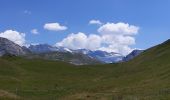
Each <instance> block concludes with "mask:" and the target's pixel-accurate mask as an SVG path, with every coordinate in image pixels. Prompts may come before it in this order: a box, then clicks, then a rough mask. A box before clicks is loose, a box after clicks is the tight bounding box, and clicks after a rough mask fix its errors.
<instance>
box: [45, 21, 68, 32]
mask: <svg viewBox="0 0 170 100" xmlns="http://www.w3.org/2000/svg"><path fill="white" fill-rule="evenodd" d="M44 29H46V30H50V31H63V30H67V27H66V26H62V25H60V24H59V23H46V24H45V25H44Z"/></svg>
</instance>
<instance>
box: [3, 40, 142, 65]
mask: <svg viewBox="0 0 170 100" xmlns="http://www.w3.org/2000/svg"><path fill="white" fill-rule="evenodd" d="M142 51H143V50H134V51H132V53H130V54H129V55H127V56H123V55H121V54H119V53H115V52H106V51H101V50H95V51H92V50H88V49H77V50H71V49H68V48H65V47H55V46H51V45H48V44H38V45H30V46H29V47H28V48H26V47H21V46H19V45H17V44H15V43H14V42H12V41H10V40H8V39H5V38H1V37H0V56H2V55H4V54H11V55H16V56H25V57H26V58H42V59H48V60H61V61H65V62H69V63H73V64H76V65H82V64H97V63H118V62H124V61H129V60H131V59H133V58H134V57H136V56H138V55H139V54H140V53H142Z"/></svg>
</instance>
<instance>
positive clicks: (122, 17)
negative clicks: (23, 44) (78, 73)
mask: <svg viewBox="0 0 170 100" xmlns="http://www.w3.org/2000/svg"><path fill="white" fill-rule="evenodd" d="M169 9H170V0H1V1H0V32H1V33H2V32H4V31H5V30H16V31H18V32H22V33H25V35H26V36H25V38H26V41H27V43H48V44H52V45H53V44H55V43H57V42H59V41H62V40H63V39H64V38H66V37H67V36H68V35H69V34H70V33H78V32H83V33H85V34H86V35H89V34H91V33H94V34H99V33H98V32H97V29H98V28H99V26H98V25H89V21H90V20H92V19H95V20H100V21H101V22H103V23H105V24H106V23H107V22H110V23H118V22H123V23H128V24H129V25H135V26H138V27H139V28H140V29H139V31H138V34H137V35H135V36H134V37H135V40H136V44H135V45H131V47H132V48H141V49H146V48H148V47H151V46H154V45H156V44H159V43H161V42H163V41H165V40H167V39H169V38H170V28H169V26H170V19H169V18H170V10H169ZM56 22H57V23H59V24H61V25H63V26H66V27H67V28H68V29H67V30H63V31H49V30H45V29H44V28H43V26H44V25H45V24H46V23H56ZM32 29H37V30H38V32H39V34H37V35H35V34H32V33H31V32H30V31H31V30H32Z"/></svg>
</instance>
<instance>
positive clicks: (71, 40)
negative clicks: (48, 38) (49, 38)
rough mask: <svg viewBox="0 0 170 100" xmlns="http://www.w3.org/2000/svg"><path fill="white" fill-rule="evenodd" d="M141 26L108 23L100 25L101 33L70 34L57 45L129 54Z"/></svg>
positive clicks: (99, 30)
mask: <svg viewBox="0 0 170 100" xmlns="http://www.w3.org/2000/svg"><path fill="white" fill-rule="evenodd" d="M138 30H139V27H137V26H134V25H129V24H125V23H116V24H114V23H106V24H105V25H102V26H101V27H99V29H98V32H99V33H100V34H98V35H96V34H90V35H86V34H85V33H81V32H79V33H77V34H74V33H72V34H70V35H68V36H67V37H66V38H64V39H63V40H62V41H60V42H58V43H56V46H63V47H67V48H70V49H90V50H103V51H107V52H116V53H120V54H122V55H127V54H128V53H130V52H131V51H132V50H133V48H131V47H130V46H131V45H134V44H135V37H134V36H135V35H136V34H137V33H138Z"/></svg>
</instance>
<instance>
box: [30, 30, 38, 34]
mask: <svg viewBox="0 0 170 100" xmlns="http://www.w3.org/2000/svg"><path fill="white" fill-rule="evenodd" d="M31 33H32V34H35V35H36V34H39V32H38V30H37V29H32V30H31Z"/></svg>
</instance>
